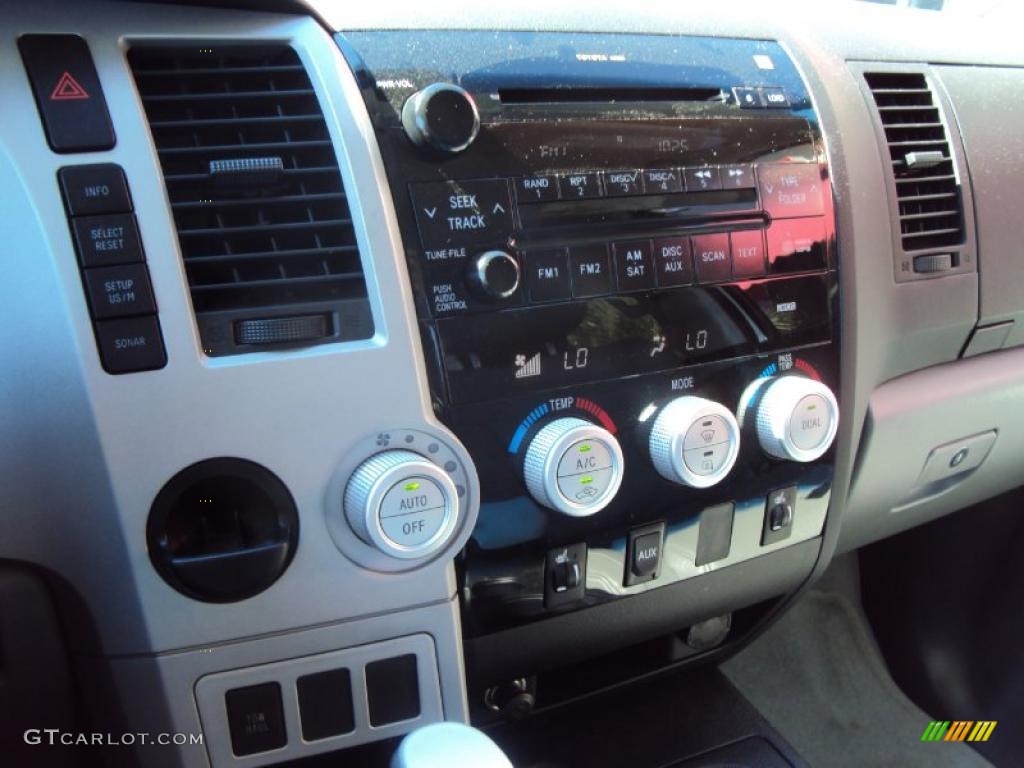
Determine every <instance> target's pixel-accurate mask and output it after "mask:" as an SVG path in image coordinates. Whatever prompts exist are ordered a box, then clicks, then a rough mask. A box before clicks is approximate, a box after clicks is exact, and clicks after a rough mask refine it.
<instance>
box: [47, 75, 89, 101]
mask: <svg viewBox="0 0 1024 768" xmlns="http://www.w3.org/2000/svg"><path fill="white" fill-rule="evenodd" d="M88 98H89V94H88V93H86V92H85V88H83V87H82V86H81V85H79V83H78V81H77V80H75V78H74V76H73V75H72V74H71V73H70V72H65V73H64V74H62V75H61V76H60V80H58V81H57V85H56V86H54V88H53V93H51V94H50V101H67V100H69V99H88Z"/></svg>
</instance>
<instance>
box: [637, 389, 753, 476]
mask: <svg viewBox="0 0 1024 768" xmlns="http://www.w3.org/2000/svg"><path fill="white" fill-rule="evenodd" d="M648 445H649V449H650V454H651V462H652V463H653V464H654V468H655V469H656V470H657V471H658V474H659V475H661V476H662V477H664V478H665V479H666V480H670V481H672V482H673V483H680V484H681V485H688V486H691V487H692V488H710V487H711V486H712V485H715V484H716V483H718V482H720V481H721V480H722V479H724V478H725V476H726V475H728V474H729V472H730V470H732V468H733V465H734V464H735V463H736V457H737V456H739V451H740V427H739V424H738V423H737V421H736V417H735V416H733V414H732V411H730V410H729V409H728V408H726V407H725V406H724V405H722V404H721V403H717V402H715V401H714V400H707V399H705V398H703V397H696V396H693V395H688V396H686V397H677V398H676V399H675V400H672V401H671V402H670V403H668V404H667V405H665V406H664V407H663V408H662V409H661V411H659V412H658V415H657V416H656V417H655V419H654V423H653V424H652V426H651V435H650V438H649V440H648Z"/></svg>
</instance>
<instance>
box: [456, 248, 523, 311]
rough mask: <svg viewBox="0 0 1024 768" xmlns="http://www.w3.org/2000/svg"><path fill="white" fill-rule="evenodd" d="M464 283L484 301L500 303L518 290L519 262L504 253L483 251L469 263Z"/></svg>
mask: <svg viewBox="0 0 1024 768" xmlns="http://www.w3.org/2000/svg"><path fill="white" fill-rule="evenodd" d="M468 269H469V273H468V274H467V275H466V281H467V282H468V283H469V287H470V289H472V291H473V293H475V294H476V295H477V296H479V297H480V298H481V299H484V300H485V301H500V300H502V299H507V298H509V297H510V296H512V295H513V294H514V293H515V292H516V289H518V288H519V279H520V272H519V262H518V261H517V260H516V257H515V256H513V255H512V254H510V253H507V252H505V251H484V252H483V253H481V254H480V255H479V256H477V257H476V258H474V259H470V261H469V267H468Z"/></svg>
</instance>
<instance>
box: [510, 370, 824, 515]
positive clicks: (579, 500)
mask: <svg viewBox="0 0 1024 768" xmlns="http://www.w3.org/2000/svg"><path fill="white" fill-rule="evenodd" d="M748 419H750V420H751V423H752V428H753V429H754V430H755V431H756V434H757V439H758V443H759V444H760V446H761V448H762V450H764V452H765V453H767V454H768V455H770V456H773V457H775V458H778V459H788V460H791V461H799V462H808V461H814V460H815V459H817V458H819V457H820V456H821V455H822V454H824V453H825V452H826V451H827V450H828V449H829V446H831V444H832V441H833V440H834V439H835V435H836V429H837V427H838V422H839V407H838V404H837V403H836V399H835V395H833V394H832V391H831V390H830V389H829V388H828V387H827V386H825V385H824V384H822V383H821V382H818V381H815V380H813V379H808V378H804V377H800V376H784V377H779V378H772V379H764V380H759V381H758V382H755V383H754V384H753V385H751V387H749V388H748V390H747V391H746V392H745V393H744V396H743V399H742V400H741V406H740V419H739V420H737V418H736V417H735V416H734V415H733V413H732V411H730V410H729V409H728V408H726V407H725V406H724V405H722V404H721V403H718V402H715V401H713V400H707V399H705V398H702V397H695V396H686V397H679V398H676V399H675V400H672V401H671V402H669V403H668V404H666V405H665V406H664V407H662V408H661V410H660V411H658V412H657V414H656V416H655V417H654V420H653V422H652V424H651V428H650V434H649V437H648V439H647V450H648V455H649V457H650V461H651V464H652V465H653V466H654V468H655V470H656V471H657V472H658V474H659V475H661V476H662V477H664V478H665V479H666V480H669V481H670V482H673V483H678V484H680V485H686V486H689V487H691V488H710V487H711V486H713V485H716V484H717V483H719V482H721V481H722V480H723V479H724V478H725V477H726V476H727V475H728V474H729V472H730V471H731V470H732V468H733V466H734V465H735V464H736V459H737V458H738V457H739V450H740V433H741V428H740V424H741V422H747V420H748ZM623 470H624V466H623V457H622V449H621V447H620V446H619V442H618V440H617V439H616V438H615V436H614V435H612V434H611V433H610V432H609V431H608V430H606V429H604V428H602V427H599V426H597V425H596V424H593V423H591V422H589V421H586V420H584V419H579V418H572V417H566V418H560V419H555V420H554V421H552V422H550V423H548V424H546V425H545V426H544V427H543V428H541V430H540V431H539V432H538V433H537V434H536V435H535V436H534V438H533V440H532V441H531V442H530V443H529V445H528V447H527V449H526V454H525V456H524V460H523V476H524V479H525V481H526V488H527V490H528V491H529V493H530V495H531V496H532V497H533V499H534V500H535V501H536V502H537V503H538V504H540V505H542V506H545V507H548V508H549V509H553V510H555V511H558V512H561V513H563V514H566V515H570V516H572V517H586V516H589V515H592V514H595V513H597V512H599V511H601V510H602V509H604V508H605V507H606V506H608V504H610V503H611V501H612V499H613V498H614V497H615V494H616V493H617V492H618V490H619V487H620V485H621V484H622V477H623Z"/></svg>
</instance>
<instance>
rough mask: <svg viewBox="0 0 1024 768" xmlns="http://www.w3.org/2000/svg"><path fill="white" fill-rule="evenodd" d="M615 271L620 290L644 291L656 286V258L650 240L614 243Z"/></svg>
mask: <svg viewBox="0 0 1024 768" xmlns="http://www.w3.org/2000/svg"><path fill="white" fill-rule="evenodd" d="M612 251H613V252H614V254H615V272H616V274H617V275H618V278H619V290H620V291H623V292H625V291H643V290H647V289H648V288H653V287H654V282H655V280H654V258H653V256H652V253H651V242H650V240H634V241H632V242H625V243H613V244H612Z"/></svg>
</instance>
